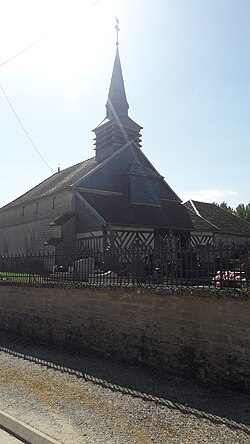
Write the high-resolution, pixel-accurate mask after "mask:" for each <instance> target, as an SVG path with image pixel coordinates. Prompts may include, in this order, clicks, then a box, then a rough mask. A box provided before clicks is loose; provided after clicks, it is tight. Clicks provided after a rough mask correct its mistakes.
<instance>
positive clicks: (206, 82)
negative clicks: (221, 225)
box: [0, 0, 250, 206]
mask: <svg viewBox="0 0 250 444" xmlns="http://www.w3.org/2000/svg"><path fill="white" fill-rule="evenodd" d="M116 16H117V17H118V18H119V21H120V29H121V31H120V35H119V37H120V56H121V62H122V69H123V75H124V81H125V87H126V93H127V98H128V102H129V105H130V116H131V117H132V118H133V119H134V120H135V121H136V122H138V123H139V124H140V125H142V126H143V128H144V129H143V131H142V135H143V138H142V141H143V146H142V149H143V151H144V153H145V154H146V155H147V157H148V158H149V159H150V161H151V162H152V163H153V164H154V166H155V167H156V168H157V169H158V170H159V172H160V173H161V174H162V175H163V176H164V177H165V179H166V181H167V182H168V183H169V185H170V186H171V187H172V188H173V189H174V191H175V192H176V193H177V194H178V195H179V196H180V197H181V198H182V199H183V200H184V201H185V200H187V199H189V198H193V199H196V200H203V201H209V202H213V201H217V202H222V201H223V200H226V201H227V202H228V203H229V204H230V205H231V206H236V205H237V204H238V203H240V202H243V203H248V202H249V201H250V179H249V176H250V45H249V41H250V27H249V20H250V1H249V0H237V1H235V0H154V1H153V0H126V1H125V0H99V1H94V0H65V1H64V0H60V1H59V0H54V1H53V0H50V1H49V0H43V1H40V0H36V1H35V2H34V1H33V0H22V2H20V1H18V0H8V2H4V4H3V5H2V6H1V17H0V39H1V42H2V43H1V51H0V65H1V64H2V63H4V62H5V61H6V60H8V59H9V58H10V57H12V56H13V55H14V54H16V53H18V52H19V51H20V50H22V49H23V48H25V47H26V46H28V45H30V44H31V43H33V42H34V41H36V40H37V39H41V40H40V41H39V42H38V43H36V44H35V45H34V46H33V47H32V48H30V49H29V50H27V51H25V52H23V53H22V54H21V55H19V56H17V57H15V58H14V59H12V60H11V61H9V62H8V63H6V64H4V65H3V66H1V67H0V85H1V86H2V88H3V90H4V92H5V94H6V95H7V97H8V98H9V100H10V102H11V104H12V106H13V107H14V109H15V112H16V114H17V115H18V117H19V119H20V120H21V122H22V124H23V125H24V127H25V129H26V130H27V131H28V133H29V136H30V137H31V139H32V141H33V142H34V145H35V147H36V148H37V150H38V151H39V153H40V155H41V156H42V157H43V158H44V159H45V161H46V163H47V164H48V165H49V167H50V169H51V170H52V171H53V172H56V171H57V168H58V165H59V164H60V167H61V169H63V168H66V167H67V166H70V165H73V164H75V163H78V162H80V161H82V160H84V159H87V158H90V157H92V156H93V155H94V152H93V142H92V139H93V133H91V130H92V129H93V128H94V127H95V126H96V125H97V124H98V123H99V122H100V121H101V120H102V118H103V117H104V115H105V103H106V100H107V94H108V88H109V82H110V77H111V71H112V67H113V61H114V56H115V38H116V37H115V30H114V25H115V18H116ZM3 90H2V89H1V90H0V152H1V162H0V186H1V195H0V206H2V205H4V204H6V203H8V202H9V201H11V200H13V199H14V198H16V197H18V195H20V194H22V193H24V192H26V191H28V190H29V189H30V188H32V187H33V186H35V185H36V184H37V183H39V182H41V181H42V180H44V179H46V178H47V177H48V176H49V175H50V174H51V172H50V170H49V168H48V166H47V165H46V163H45V162H43V160H42V159H41V157H40V156H39V155H38V153H37V151H36V149H35V148H34V146H33V145H32V144H31V142H30V141H29V140H28V138H27V135H26V134H25V133H24V131H23V129H22V128H21V127H20V125H19V123H18V121H17V119H16V117H15V115H14V113H13V110H12V109H11V108H10V105H9V104H8V102H7V100H6V97H5V96H4V94H3Z"/></svg>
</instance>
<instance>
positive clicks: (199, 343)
mask: <svg viewBox="0 0 250 444" xmlns="http://www.w3.org/2000/svg"><path fill="white" fill-rule="evenodd" d="M249 296H250V295H248V298H247V296H246V295H245V296H243V295H240V294H238V295H234V293H232V294H229V295H228V294H226V292H221V293H217V292H216V290H215V291H214V292H213V291H211V292H209V291H208V290H193V291H191V290H186V291H183V292H182V294H179V293H178V292H174V291H173V290H169V291H167V292H165V294H161V292H159V293H157V292H155V293H154V292H152V291H151V292H146V291H140V292H139V290H131V289H97V288H96V289H88V288H86V289H74V288H73V289H72V288H44V287H41V288H39V287H36V288H34V287H30V288H29V287H14V286H4V285H1V286H0V328H1V329H5V330H9V331H14V332H17V333H20V334H22V335H27V336H31V337H33V338H37V339H41V340H43V341H47V342H50V343H60V344H64V345H65V347H67V348H76V349H78V350H80V351H83V350H90V349H91V350H94V351H97V352H100V353H104V354H108V355H110V356H114V357H116V358H118V359H122V360H126V361H132V362H134V361H137V362H138V361H139V362H143V363H145V364H149V365H152V366H156V367H160V368H162V369H165V370H167V371H169V372H173V373H175V374H181V375H184V376H187V377H191V378H195V379H198V380H202V381H210V382H213V383H216V384H222V385H225V386H228V387H231V388H234V389H239V390H243V391H246V392H250V298H249Z"/></svg>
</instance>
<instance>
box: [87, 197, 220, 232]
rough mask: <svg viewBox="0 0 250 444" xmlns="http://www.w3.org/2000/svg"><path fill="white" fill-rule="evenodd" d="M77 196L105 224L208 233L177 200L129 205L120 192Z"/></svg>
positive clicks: (208, 228)
mask: <svg viewBox="0 0 250 444" xmlns="http://www.w3.org/2000/svg"><path fill="white" fill-rule="evenodd" d="M79 193H80V194H81V196H82V197H83V198H84V199H85V200H87V202H88V203H89V204H90V205H91V206H92V207H93V208H94V209H95V210H96V211H97V212H98V214H99V215H100V216H101V217H102V218H103V219H104V220H105V221H106V222H107V223H109V224H113V225H123V226H124V225H128V226H142V227H151V228H152V227H156V228H169V229H173V230H186V231H195V230H203V231H209V232H211V231H212V227H211V225H210V224H209V223H207V222H206V221H204V220H203V219H202V218H201V217H199V216H197V215H196V214H195V213H194V212H193V211H189V210H188V209H187V208H186V207H185V206H184V205H182V204H181V203H180V202H178V201H173V200H165V199H162V200H161V206H154V205H144V204H133V203H131V202H130V201H129V200H128V199H127V198H126V196H124V194H122V193H114V192H113V193H109V192H105V193H103V192H100V191H99V190H87V189H86V190H79Z"/></svg>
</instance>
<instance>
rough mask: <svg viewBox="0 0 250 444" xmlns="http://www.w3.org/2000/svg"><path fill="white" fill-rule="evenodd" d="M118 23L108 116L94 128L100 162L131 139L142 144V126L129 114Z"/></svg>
mask: <svg viewBox="0 0 250 444" xmlns="http://www.w3.org/2000/svg"><path fill="white" fill-rule="evenodd" d="M118 23H119V22H118V20H117V24H116V26H115V29H116V32H117V40H116V55H115V61H114V66H113V72H112V76H111V82H110V87H109V93H108V101H107V103H106V117H105V119H104V120H103V121H102V122H101V123H100V124H99V125H98V126H97V127H96V128H95V129H94V130H93V131H94V132H95V135H96V138H95V150H96V160H98V161H99V162H102V161H103V160H104V159H106V158H107V157H109V156H111V155H112V154H113V153H114V152H115V151H117V150H119V149H120V148H121V147H122V146H123V145H125V144H126V143H127V142H129V141H132V140H133V141H134V142H135V143H136V144H137V145H138V146H139V147H140V146H141V135H140V130H141V129H142V127H141V126H140V125H138V124H137V123H136V122H134V121H133V120H132V119H130V117H129V115H128V109H129V104H128V102H127V97H126V92H125V86H124V81H123V75H122V68H121V61H120V55H119V50H118V45H119V42H118V32H119V27H118Z"/></svg>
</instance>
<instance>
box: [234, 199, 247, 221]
mask: <svg viewBox="0 0 250 444" xmlns="http://www.w3.org/2000/svg"><path fill="white" fill-rule="evenodd" d="M234 213H235V214H236V216H238V217H241V218H242V219H244V220H246V221H248V222H250V203H248V204H247V205H246V206H245V205H244V204H243V203H240V204H239V205H238V206H237V207H236V208H235V211H234Z"/></svg>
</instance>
